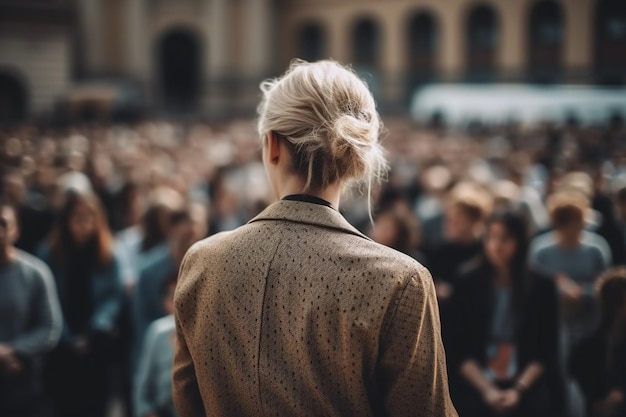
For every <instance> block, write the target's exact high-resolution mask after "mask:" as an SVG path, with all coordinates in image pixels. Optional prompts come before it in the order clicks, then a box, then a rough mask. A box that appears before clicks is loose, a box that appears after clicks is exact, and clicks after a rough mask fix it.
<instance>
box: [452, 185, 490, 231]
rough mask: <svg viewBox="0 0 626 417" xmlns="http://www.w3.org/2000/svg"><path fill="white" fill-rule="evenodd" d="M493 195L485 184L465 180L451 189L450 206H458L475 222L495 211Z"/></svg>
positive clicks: (482, 219) (484, 218)
mask: <svg viewBox="0 0 626 417" xmlns="http://www.w3.org/2000/svg"><path fill="white" fill-rule="evenodd" d="M493 204H494V201H493V195H492V194H491V193H490V192H489V190H487V189H486V188H485V187H484V186H483V185H481V184H479V183H476V182H470V181H464V182H460V183H458V184H456V185H455V186H454V188H452V190H451V191H450V195H449V200H448V207H458V208H460V209H461V210H463V211H464V212H465V214H466V215H467V216H468V217H469V218H470V220H471V221H473V222H482V221H484V220H486V219H487V217H489V215H491V212H492V211H493Z"/></svg>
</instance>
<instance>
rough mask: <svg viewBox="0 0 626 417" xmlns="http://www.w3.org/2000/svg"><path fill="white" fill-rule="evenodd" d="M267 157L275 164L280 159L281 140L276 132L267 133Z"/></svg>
mask: <svg viewBox="0 0 626 417" xmlns="http://www.w3.org/2000/svg"><path fill="white" fill-rule="evenodd" d="M267 159H268V161H269V162H270V163H272V164H274V165H276V164H278V161H280V141H279V139H278V136H277V135H276V134H275V133H274V132H268V134H267Z"/></svg>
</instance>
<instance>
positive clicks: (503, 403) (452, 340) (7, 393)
mask: <svg viewBox="0 0 626 417" xmlns="http://www.w3.org/2000/svg"><path fill="white" fill-rule="evenodd" d="M386 130H387V134H386V136H385V138H384V140H383V144H384V146H385V148H386V151H387V158H388V160H389V164H390V171H389V174H388V180H387V181H386V182H384V183H382V184H380V185H379V186H377V187H375V189H374V191H373V193H372V195H368V193H366V192H361V193H359V192H352V193H350V194H346V195H345V196H343V197H342V201H341V205H340V210H341V212H342V214H343V215H344V216H345V218H346V219H348V221H349V222H350V223H352V224H353V225H354V226H355V227H357V228H358V229H359V230H361V231H362V232H364V233H366V234H367V235H368V236H370V237H371V238H372V239H373V240H375V241H377V242H379V243H383V244H385V245H387V246H390V247H392V248H394V249H396V250H398V251H401V252H404V253H406V254H408V255H410V256H411V257H413V258H415V259H417V260H418V261H420V262H421V263H422V264H424V265H425V266H426V267H428V268H429V270H430V271H431V274H432V276H433V279H434V282H435V288H436V293H437V299H438V302H439V309H440V316H441V323H442V335H443V340H444V346H445V349H446V354H447V364H448V375H449V383H450V389H451V394H452V399H453V401H454V404H455V406H456V408H457V409H458V411H459V415H460V416H462V417H472V416H480V417H485V416H490V415H514V416H564V417H565V416H567V417H570V416H571V417H582V416H602V417H610V416H613V417H617V416H623V415H625V413H626V401H625V395H626V269H625V268H624V267H620V266H622V265H624V264H625V263H626V126H625V125H624V123H623V121H622V120H621V119H619V118H615V119H614V120H612V121H610V122H608V123H607V124H606V125H604V126H578V125H576V124H575V123H573V122H572V123H569V124H566V125H563V126H553V125H550V124H544V125H536V126H522V125H515V124H509V125H505V126H482V125H480V124H473V125H469V126H468V127H467V128H464V129H448V128H445V126H440V125H433V126H414V125H413V124H412V123H411V122H410V121H409V120H406V119H403V118H398V119H389V120H387V128H386ZM257 136H258V135H257V134H256V133H255V126H254V122H253V121H237V122H231V123H228V124H223V125H209V124H205V123H184V124H178V123H170V122H164V121H146V122H141V123H137V124H134V125H112V126H108V125H107V126H104V125H88V126H71V127H66V128H62V129H61V128H57V129H47V128H43V127H37V126H31V125H25V126H20V127H15V128H11V129H5V130H1V131H0V143H1V144H2V146H1V154H0V159H1V160H2V161H1V162H2V200H1V204H0V209H1V210H0V311H1V312H2V314H1V315H0V415H7V416H10V415H16V416H17V415H19V416H28V415H33V416H34V415H52V416H63V417H71V416H85V415H89V416H105V415H106V413H107V410H108V408H109V404H110V400H111V397H112V395H113V391H115V392H116V393H117V394H120V393H121V394H122V396H123V398H124V403H125V404H126V406H127V410H126V413H127V415H129V416H131V415H132V416H136V417H146V416H160V417H163V416H175V415H176V412H175V410H174V408H173V406H172V398H171V363H172V355H173V353H172V352H173V343H174V336H173V335H174V320H173V316H172V312H173V305H172V298H173V293H174V288H175V285H176V277H177V273H178V270H179V266H180V263H181V261H182V258H183V256H184V254H185V253H186V251H187V249H188V248H189V247H190V246H191V245H192V244H193V243H194V242H196V241H198V240H200V239H202V238H204V237H207V236H210V235H213V234H215V233H217V232H221V231H226V230H232V229H234V228H236V227H238V226H240V225H242V224H245V223H246V222H247V221H248V220H250V219H251V218H253V217H254V216H255V215H256V214H257V213H259V212H260V211H261V210H262V209H263V208H264V207H265V206H266V205H267V204H269V203H270V202H271V195H270V190H269V187H268V184H267V179H266V176H265V172H264V168H263V165H262V164H261V162H260V150H261V148H260V142H259V139H258V137H257ZM368 199H369V200H371V201H372V210H371V212H370V211H369V210H368V207H369V206H368ZM235 349H236V348H235ZM113 371H115V372H113ZM60 381H63V382H62V383H61V382H60Z"/></svg>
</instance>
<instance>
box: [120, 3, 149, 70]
mask: <svg viewBox="0 0 626 417" xmlns="http://www.w3.org/2000/svg"><path fill="white" fill-rule="evenodd" d="M144 2H145V0H128V1H127V3H126V68H127V72H128V74H129V75H130V76H131V77H132V78H134V79H136V80H139V81H142V82H146V81H147V77H148V73H147V67H148V65H147V64H148V63H149V60H150V57H149V54H147V53H146V51H147V50H148V48H147V45H146V38H145V34H146V31H147V27H146V22H145V14H146V9H145V3H144Z"/></svg>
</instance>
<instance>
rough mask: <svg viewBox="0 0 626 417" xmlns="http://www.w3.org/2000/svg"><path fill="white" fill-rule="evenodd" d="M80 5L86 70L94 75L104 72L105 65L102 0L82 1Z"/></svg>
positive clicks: (88, 73)
mask: <svg viewBox="0 0 626 417" xmlns="http://www.w3.org/2000/svg"><path fill="white" fill-rule="evenodd" d="M78 4H79V14H80V22H81V23H80V25H81V26H80V32H81V41H82V53H83V57H84V62H85V70H86V73H87V75H93V74H97V73H98V72H100V71H101V70H102V66H103V63H104V62H103V60H104V56H103V55H104V51H103V42H102V40H103V39H102V38H103V33H102V29H103V28H102V12H103V10H102V4H101V2H100V0H82V1H80V2H78Z"/></svg>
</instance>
